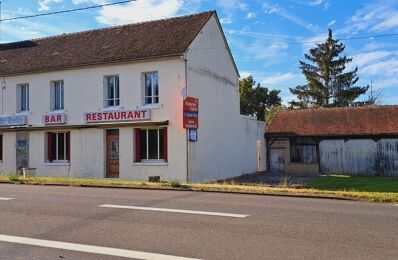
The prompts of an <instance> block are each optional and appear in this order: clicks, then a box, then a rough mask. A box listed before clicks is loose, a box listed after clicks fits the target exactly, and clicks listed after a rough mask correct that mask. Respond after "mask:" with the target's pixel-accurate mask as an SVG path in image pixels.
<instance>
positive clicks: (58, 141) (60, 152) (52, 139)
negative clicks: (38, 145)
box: [47, 132, 70, 163]
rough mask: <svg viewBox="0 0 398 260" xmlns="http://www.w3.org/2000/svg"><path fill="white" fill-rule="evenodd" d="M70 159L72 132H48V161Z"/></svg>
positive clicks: (59, 161)
mask: <svg viewBox="0 0 398 260" xmlns="http://www.w3.org/2000/svg"><path fill="white" fill-rule="evenodd" d="M69 160H70V133H69V132H49V133H47V162H51V163H65V162H69Z"/></svg>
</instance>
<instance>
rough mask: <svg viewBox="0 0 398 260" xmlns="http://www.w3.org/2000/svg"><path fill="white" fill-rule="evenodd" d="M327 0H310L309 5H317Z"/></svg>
mask: <svg viewBox="0 0 398 260" xmlns="http://www.w3.org/2000/svg"><path fill="white" fill-rule="evenodd" d="M324 2H325V0H309V1H307V3H308V5H312V6H316V5H320V4H322V3H324Z"/></svg>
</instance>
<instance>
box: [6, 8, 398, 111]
mask: <svg viewBox="0 0 398 260" xmlns="http://www.w3.org/2000/svg"><path fill="white" fill-rule="evenodd" d="M115 1H116V0H29V1H26V0H5V4H3V18H5V17H14V16H21V15H29V14H35V13H43V12H49V11H58V10H63V9H71V8H77V7H85V6H89V5H92V4H103V3H108V2H115ZM3 2H4V0H3ZM207 10H217V13H218V15H219V18H220V19H221V23H222V26H223V29H224V31H225V33H226V36H227V39H228V42H229V44H230V47H231V49H232V53H233V55H234V58H235V60H236V63H237V65H238V68H239V70H240V73H241V75H242V76H247V75H249V74H252V75H253V76H254V78H255V80H256V81H257V82H260V83H261V84H262V85H263V86H266V87H269V88H276V89H280V90H281V91H282V97H283V100H284V102H285V103H286V102H287V101H289V100H291V99H292V98H293V96H292V95H291V94H290V92H289V90H288V88H289V87H294V86H296V85H298V84H302V83H304V82H305V81H304V78H303V77H302V75H301V73H300V70H299V69H298V61H299V59H303V54H304V53H305V52H306V51H307V50H308V49H309V48H311V47H313V46H314V44H315V43H308V42H313V41H321V40H324V39H325V38H326V35H327V29H328V28H332V29H333V30H334V32H335V37H336V38H350V37H360V36H368V35H381V34H389V33H398V1H397V0H369V1H360V0H349V1H348V0H346V1H343V0H279V1H277V0H252V1H240V0H213V1H211V0H138V1H137V2H133V3H130V4H125V5H123V6H112V7H105V8H102V9H95V10H86V11H81V12H75V13H69V14H61V15H54V16H48V17H41V18H31V19H26V20H16V21H11V22H5V23H2V27H1V40H2V41H3V42H10V41H17V40H23V39H31V38H38V37H44V36H50V35H56V34H62V33H67V32H76V31H82V30H88V29H94V28H101V27H107V26H112V25H118V24H126V23H134V22H140V21H145V20H153V19H158V18H165V17H170V16H176V15H185V14H190V13H195V12H201V11H207ZM303 42H305V43H303ZM343 42H344V43H345V44H346V54H347V55H348V56H351V57H353V58H354V61H353V64H351V67H354V66H358V67H359V77H360V81H359V84H360V85H368V84H370V82H373V86H374V88H375V89H380V90H381V91H382V95H383V96H382V101H383V104H398V44H397V43H398V36H392V37H383V38H382V37H380V38H377V37H375V38H370V39H362V40H346V41H343Z"/></svg>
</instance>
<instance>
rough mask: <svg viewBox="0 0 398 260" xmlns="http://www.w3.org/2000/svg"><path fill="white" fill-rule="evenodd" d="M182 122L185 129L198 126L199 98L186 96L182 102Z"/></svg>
mask: <svg viewBox="0 0 398 260" xmlns="http://www.w3.org/2000/svg"><path fill="white" fill-rule="evenodd" d="M183 114H184V115H183V116H184V118H183V122H184V128H186V129H198V128H199V99H197V98H193V97H186V98H185V99H184V103H183Z"/></svg>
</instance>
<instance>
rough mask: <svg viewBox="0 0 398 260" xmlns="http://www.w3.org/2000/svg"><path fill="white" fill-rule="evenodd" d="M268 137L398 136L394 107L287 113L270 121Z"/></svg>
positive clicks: (329, 109) (397, 117)
mask: <svg viewBox="0 0 398 260" xmlns="http://www.w3.org/2000/svg"><path fill="white" fill-rule="evenodd" d="M266 134H269V135H300V136H336V135H338V136H341V135H347V136H349V135H351V136H352V135H386V134H387V135H388V134H398V106H367V107H352V108H324V109H303V110H287V111H281V112H279V113H277V114H276V115H275V116H274V118H273V119H272V121H271V123H270V125H269V127H268V129H267V133H266Z"/></svg>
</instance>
